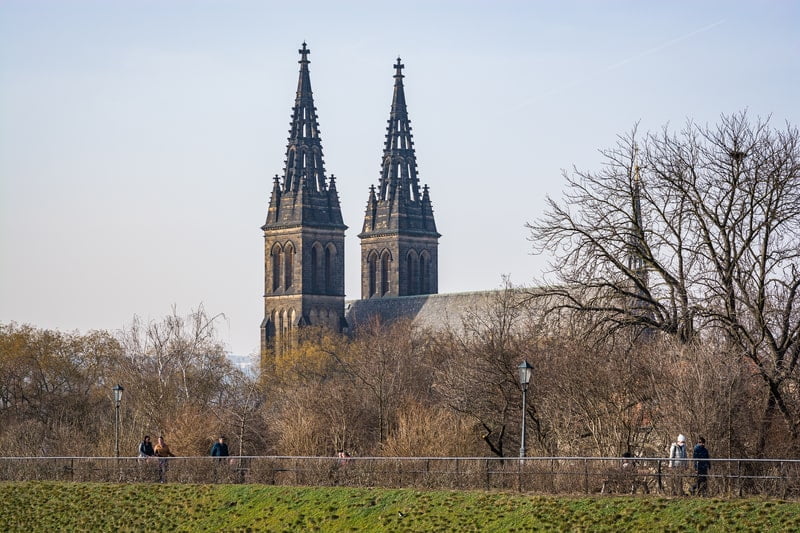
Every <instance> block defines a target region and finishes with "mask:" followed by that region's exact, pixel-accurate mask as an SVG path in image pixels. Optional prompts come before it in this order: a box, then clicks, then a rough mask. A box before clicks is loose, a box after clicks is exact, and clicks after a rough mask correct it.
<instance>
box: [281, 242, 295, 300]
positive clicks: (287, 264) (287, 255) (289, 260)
mask: <svg viewBox="0 0 800 533" xmlns="http://www.w3.org/2000/svg"><path fill="white" fill-rule="evenodd" d="M293 272H294V246H293V245H292V243H287V244H286V248H285V249H284V251H283V286H284V288H285V289H288V288H289V287H291V286H292V281H293V279H292V278H293V276H292V274H293Z"/></svg>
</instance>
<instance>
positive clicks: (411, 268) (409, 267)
mask: <svg viewBox="0 0 800 533" xmlns="http://www.w3.org/2000/svg"><path fill="white" fill-rule="evenodd" d="M406 280H407V281H406V283H407V284H408V285H407V291H408V294H419V289H420V286H419V262H418V259H417V252H415V251H414V250H410V251H409V252H408V255H407V256H406Z"/></svg>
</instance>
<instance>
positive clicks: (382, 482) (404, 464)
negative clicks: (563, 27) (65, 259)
mask: <svg viewBox="0 0 800 533" xmlns="http://www.w3.org/2000/svg"><path fill="white" fill-rule="evenodd" d="M709 461H710V463H711V469H710V472H709V473H708V476H707V487H706V490H704V493H705V494H706V495H709V496H714V495H727V496H749V495H763V496H771V497H780V498H800V460H793V459H710V460H709ZM669 462H670V461H669V460H668V459H664V458H635V460H631V459H624V458H620V457H528V458H494V457H348V458H339V457H281V456H263V457H261V456H259V457H226V458H214V457H174V458H168V459H160V458H152V457H151V458H147V459H139V458H135V457H121V458H115V457H2V458H0V481H32V480H49V481H76V482H122V483H150V482H159V481H160V482H169V483H258V484H268V485H307V486H345V487H392V488H398V487H402V488H420V489H423V488H424V489H473V490H513V491H520V492H538V493H548V494H578V493H583V494H631V493H640V494H641V493H648V494H650V493H654V494H666V495H669V494H679V493H681V492H682V493H689V492H690V489H691V487H692V485H693V484H694V483H695V482H696V481H697V480H696V477H695V472H694V468H693V465H694V461H693V460H692V459H687V460H685V467H683V468H669Z"/></svg>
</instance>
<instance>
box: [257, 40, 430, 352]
mask: <svg viewBox="0 0 800 533" xmlns="http://www.w3.org/2000/svg"><path fill="white" fill-rule="evenodd" d="M299 53H300V61H299V63H300V75H299V80H298V83H297V93H296V96H295V103H294V107H293V108H292V122H291V129H290V135H289V142H288V144H287V147H286V166H285V167H284V170H283V176H282V177H279V176H277V175H276V176H275V178H274V182H273V188H272V195H271V197H270V202H269V209H268V211H267V219H266V222H265V224H264V225H263V226H262V228H261V229H262V230H263V231H264V269H265V272H264V319H263V320H262V322H261V354H262V358H263V357H265V356H266V354H268V353H273V354H275V353H280V352H281V351H282V350H284V349H286V348H287V347H288V346H289V344H290V343H291V341H292V338H293V336H292V332H293V330H294V329H295V328H297V327H301V326H304V325H324V326H328V327H330V328H332V329H334V330H336V331H339V332H342V331H347V330H348V329H349V324H348V321H347V320H346V318H345V301H344V232H345V230H346V229H347V226H345V224H344V222H343V219H342V212H341V208H340V205H339V196H338V193H337V191H336V180H335V178H334V176H333V175H331V176H330V179H328V178H327V176H326V174H325V167H324V163H323V155H322V141H321V137H320V132H319V124H318V121H317V109H316V107H315V106H314V98H313V94H312V91H311V77H310V73H309V68H308V65H309V63H310V61H309V59H308V55H309V54H310V53H311V51H310V50H309V49H308V48H307V46H306V43H303V45H302V48H301V49H300V50H299ZM403 68H404V66H403V65H402V63H401V62H400V58H398V59H397V63H395V65H394V69H395V74H394V80H395V82H394V92H393V95H392V106H391V111H390V114H389V121H388V123H389V125H388V127H387V134H386V142H385V146H384V150H383V156H382V162H381V175H380V180H379V182H378V186H377V188H376V187H375V186H371V187H370V189H369V197H368V200H367V208H366V214H365V216H364V224H363V227H362V231H361V233H360V234H359V238H360V239H361V297H362V299H364V300H374V299H377V300H383V303H382V304H380V305H376V306H366V307H360V308H358V309H359V311H358V312H357V313H356V311H355V308H353V313H354V314H353V318H355V317H359V318H361V317H365V316H366V314H367V313H368V312H370V311H369V310H370V309H371V310H373V311H374V312H379V311H378V310H386V309H391V308H392V307H393V305H394V304H393V303H392V302H393V301H394V300H395V299H397V298H398V297H406V296H415V295H426V294H436V293H437V292H438V289H439V283H438V275H439V274H438V245H439V237H440V235H439V233H438V232H437V231H436V223H435V221H434V218H433V208H432V206H431V200H430V192H429V189H428V186H427V185H425V186H424V187H422V188H421V187H420V184H419V178H418V176H417V161H416V155H415V152H414V141H413V138H412V135H411V121H410V120H409V118H408V110H407V107H406V99H405V92H404V88H403V74H402V69H403ZM405 302H407V301H405ZM405 305H406V304H405V303H401V301H398V303H397V306H399V307H397V309H402V308H404V306H405ZM351 307H352V306H351ZM394 314H397V313H394Z"/></svg>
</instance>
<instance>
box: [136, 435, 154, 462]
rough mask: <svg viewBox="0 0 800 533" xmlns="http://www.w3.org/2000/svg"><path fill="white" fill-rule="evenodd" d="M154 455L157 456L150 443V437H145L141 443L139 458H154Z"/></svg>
mask: <svg viewBox="0 0 800 533" xmlns="http://www.w3.org/2000/svg"><path fill="white" fill-rule="evenodd" d="M153 455H155V452H154V451H153V443H152V442H150V435H145V436H144V438H143V439H142V442H140V443H139V458H140V459H147V458H148V457H153Z"/></svg>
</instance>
